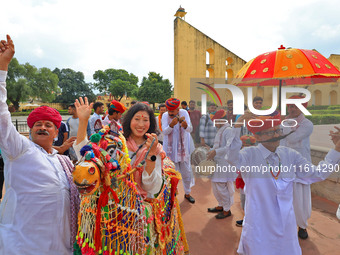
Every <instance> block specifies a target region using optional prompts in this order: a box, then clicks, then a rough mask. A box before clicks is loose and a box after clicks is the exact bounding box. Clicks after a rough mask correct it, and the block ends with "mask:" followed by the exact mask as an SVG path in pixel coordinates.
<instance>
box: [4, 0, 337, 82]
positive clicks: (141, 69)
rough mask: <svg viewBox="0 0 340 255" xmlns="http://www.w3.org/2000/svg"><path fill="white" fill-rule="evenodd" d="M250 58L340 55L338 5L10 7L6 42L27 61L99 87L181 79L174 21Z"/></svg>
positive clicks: (33, 0) (264, 0) (21, 3)
mask: <svg viewBox="0 0 340 255" xmlns="http://www.w3.org/2000/svg"><path fill="white" fill-rule="evenodd" d="M180 5H182V7H184V8H185V9H186V11H187V12H188V14H187V15H186V17H185V19H186V21H187V22H188V23H190V24H191V25H192V26H194V27H196V28H197V29H199V30H200V31H201V32H203V33H205V34H206V35H208V36H209V37H211V38H212V39H214V40H215V41H217V42H218V43H220V44H222V45H223V46H224V47H226V48H228V49H229V50H231V51H232V52H234V53H235V54H236V55H238V56H240V57H241V58H243V59H245V60H246V61H248V60H250V59H251V58H253V57H255V56H257V55H259V54H261V53H263V52H267V51H272V50H276V49H277V48H278V47H279V46H280V45H281V44H285V45H286V46H292V47H299V48H316V49H318V50H319V51H320V52H321V53H323V54H325V53H326V54H329V53H337V52H340V43H339V41H338V40H339V39H338V38H340V37H339V32H340V28H339V23H338V17H337V16H338V15H337V10H339V9H340V8H339V7H340V6H339V4H338V3H337V2H336V1H331V0H325V1H319V0H314V1H309V0H300V1H295V0H286V1H285V2H284V3H282V2H277V1H269V0H259V1H251V0H244V1H242V2H227V1H217V0H211V1H209V2H207V1H201V0H196V1H194V0H181V1H179V0H174V1H156V0H149V1H138V0H128V1H112V0H100V1H96V2H94V1H89V0H83V1H80V0H72V1H68V0H50V1H46V0H44V1H43V0H41V1H38V0H11V1H6V2H4V3H2V13H1V15H2V23H1V27H0V36H1V37H3V36H4V35H5V34H6V33H8V34H10V35H11V36H12V38H13V40H14V42H15V45H16V57H17V58H18V60H19V62H21V63H24V62H29V63H31V64H32V65H35V66H37V67H39V68H40V67H44V66H45V67H49V68H51V69H52V70H53V69H54V68H55V67H58V68H72V69H74V70H76V71H81V72H83V73H84V74H85V77H86V80H87V81H93V80H92V75H93V73H94V72H95V71H96V70H100V69H101V70H103V69H108V68H117V69H118V68H121V69H125V70H127V71H128V72H130V73H133V74H135V75H137V76H138V77H139V80H141V79H142V77H143V76H147V75H148V72H150V71H153V72H157V73H160V74H161V75H163V77H164V78H167V79H169V80H170V81H171V82H172V83H173V80H174V34H173V28H174V24H173V21H174V16H173V15H174V14H175V12H176V10H177V9H178V7H179V6H180Z"/></svg>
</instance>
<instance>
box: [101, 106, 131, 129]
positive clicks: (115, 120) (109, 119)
mask: <svg viewBox="0 0 340 255" xmlns="http://www.w3.org/2000/svg"><path fill="white" fill-rule="evenodd" d="M125 111H126V107H125V105H123V104H122V103H121V102H118V101H116V100H112V101H111V103H110V105H109V109H108V113H109V114H108V115H107V116H106V117H105V119H104V120H103V124H104V125H109V124H110V123H111V130H112V131H114V132H118V131H122V130H123V129H122V124H121V123H120V119H121V118H122V114H123V113H124V112H125Z"/></svg>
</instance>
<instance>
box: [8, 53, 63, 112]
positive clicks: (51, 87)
mask: <svg viewBox="0 0 340 255" xmlns="http://www.w3.org/2000/svg"><path fill="white" fill-rule="evenodd" d="M57 84H58V77H57V76H56V75H55V74H53V73H52V72H51V70H50V69H48V68H46V67H43V68H40V69H37V68H36V67H35V66H33V65H31V64H29V63H26V64H24V65H22V64H20V63H19V61H18V60H17V59H16V58H13V59H12V61H11V63H10V64H9V67H8V79H7V98H8V101H9V102H10V103H12V104H13V106H14V108H15V110H18V109H19V103H20V102H23V101H26V100H28V99H30V98H32V99H34V98H40V99H41V100H42V101H43V102H51V101H52V100H53V99H54V98H55V93H56V92H58V87H57Z"/></svg>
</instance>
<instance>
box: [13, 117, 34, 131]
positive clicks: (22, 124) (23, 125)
mask: <svg viewBox="0 0 340 255" xmlns="http://www.w3.org/2000/svg"><path fill="white" fill-rule="evenodd" d="M12 123H13V125H14V126H15V128H16V129H17V131H18V132H19V133H28V132H29V130H30V128H29V127H28V126H27V121H25V120H15V121H12Z"/></svg>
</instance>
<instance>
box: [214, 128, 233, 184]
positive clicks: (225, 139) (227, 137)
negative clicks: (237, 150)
mask: <svg viewBox="0 0 340 255" xmlns="http://www.w3.org/2000/svg"><path fill="white" fill-rule="evenodd" d="M235 133H236V129H234V128H231V127H230V125H229V124H225V126H224V127H221V128H219V129H218V130H217V134H216V137H215V142H214V146H213V149H214V150H215V151H216V156H215V158H214V161H215V163H216V168H215V172H214V173H213V175H212V177H211V181H212V182H227V181H234V180H235V179H236V177H237V173H236V171H235V172H234V173H233V172H231V171H228V166H229V163H228V161H227V160H226V159H225V155H226V154H227V152H228V147H229V145H230V143H231V142H232V140H233V139H234V136H235ZM229 169H230V168H229Z"/></svg>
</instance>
